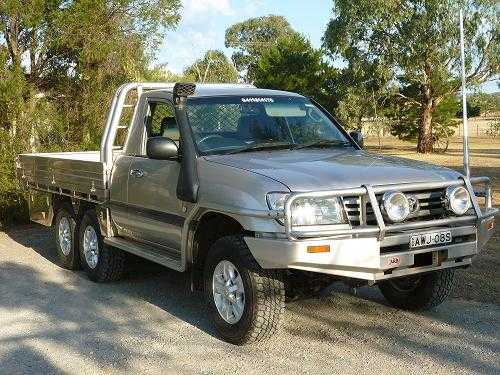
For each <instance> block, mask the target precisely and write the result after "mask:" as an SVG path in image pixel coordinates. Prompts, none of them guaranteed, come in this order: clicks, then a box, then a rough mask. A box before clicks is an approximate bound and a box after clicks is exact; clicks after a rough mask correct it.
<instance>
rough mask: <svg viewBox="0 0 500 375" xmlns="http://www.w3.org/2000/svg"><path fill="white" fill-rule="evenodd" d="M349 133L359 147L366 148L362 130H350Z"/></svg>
mask: <svg viewBox="0 0 500 375" xmlns="http://www.w3.org/2000/svg"><path fill="white" fill-rule="evenodd" d="M349 135H350V136H351V138H352V139H354V142H356V143H357V144H358V146H359V147H361V148H364V145H365V142H364V141H363V134H362V133H361V132H360V131H355V132H350V133H349Z"/></svg>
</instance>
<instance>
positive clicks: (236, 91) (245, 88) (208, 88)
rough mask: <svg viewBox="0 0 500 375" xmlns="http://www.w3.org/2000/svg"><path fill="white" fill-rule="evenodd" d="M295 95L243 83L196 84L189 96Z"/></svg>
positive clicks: (295, 94) (161, 90)
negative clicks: (192, 93)
mask: <svg viewBox="0 0 500 375" xmlns="http://www.w3.org/2000/svg"><path fill="white" fill-rule="evenodd" d="M149 92H150V93H151V92H154V93H165V92H168V93H170V94H171V93H172V90H165V89H160V90H152V91H149ZM232 95H235V96H296V97H302V95H300V94H297V93H294V92H288V91H280V90H269V89H259V88H256V87H254V86H252V85H245V84H197V85H196V90H195V92H194V95H191V96H190V97H191V98H192V97H210V96H232Z"/></svg>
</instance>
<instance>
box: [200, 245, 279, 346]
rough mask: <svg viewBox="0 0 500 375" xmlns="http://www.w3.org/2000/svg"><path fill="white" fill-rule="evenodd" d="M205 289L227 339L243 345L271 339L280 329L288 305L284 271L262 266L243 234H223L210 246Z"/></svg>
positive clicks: (217, 327)
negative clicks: (253, 254)
mask: <svg viewBox="0 0 500 375" xmlns="http://www.w3.org/2000/svg"><path fill="white" fill-rule="evenodd" d="M226 271H227V272H226ZM225 288H226V289H225ZM204 292H205V298H206V302H207V307H208V311H209V315H210V316H211V319H212V321H213V324H214V327H215V330H216V331H217V333H218V335H219V336H220V338H221V339H223V340H224V341H227V342H229V343H232V344H235V345H243V344H248V343H253V342H258V341H262V340H266V339H269V338H270V337H272V336H273V335H274V334H275V332H276V331H277V329H278V325H279V322H280V318H281V316H282V314H283V311H284V307H285V288H284V284H283V277H282V273H281V271H278V270H264V269H262V268H261V267H260V266H259V265H258V264H257V262H256V261H255V259H254V258H253V256H252V254H251V253H250V251H249V250H248V247H247V245H246V243H245V241H244V240H243V237H242V236H239V235H236V236H227V237H223V238H220V239H218V240H217V241H216V242H215V243H214V244H213V245H212V246H211V248H210V251H209V253H208V258H207V261H206V263H205V269H204ZM231 293H232V294H233V295H232V296H231ZM224 306H226V307H224ZM228 310H230V311H229V312H228Z"/></svg>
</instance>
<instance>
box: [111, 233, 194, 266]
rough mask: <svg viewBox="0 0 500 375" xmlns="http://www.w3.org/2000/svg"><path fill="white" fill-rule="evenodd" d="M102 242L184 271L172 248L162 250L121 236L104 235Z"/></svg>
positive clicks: (179, 256) (178, 257)
mask: <svg viewBox="0 0 500 375" xmlns="http://www.w3.org/2000/svg"><path fill="white" fill-rule="evenodd" d="M104 243H105V244H106V245H109V246H114V247H117V248H119V249H121V250H123V251H126V252H128V253H131V254H134V255H137V256H138V257H141V258H144V259H147V260H150V261H151V262H154V263H158V264H161V265H162V266H165V267H168V268H172V269H174V270H176V271H180V272H184V271H185V270H186V269H185V267H184V265H183V264H182V261H181V255H180V254H178V253H176V252H175V251H173V250H170V251H169V250H168V249H165V250H162V249H158V248H156V247H153V246H151V245H147V244H143V243H141V242H136V241H133V240H127V239H124V238H121V237H105V238H104Z"/></svg>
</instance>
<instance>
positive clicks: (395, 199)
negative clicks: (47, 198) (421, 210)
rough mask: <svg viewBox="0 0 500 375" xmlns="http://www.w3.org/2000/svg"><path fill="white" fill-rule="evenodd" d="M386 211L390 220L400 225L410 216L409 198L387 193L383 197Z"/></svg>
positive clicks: (398, 193)
mask: <svg viewBox="0 0 500 375" xmlns="http://www.w3.org/2000/svg"><path fill="white" fill-rule="evenodd" d="M382 203H383V205H384V211H385V214H386V215H387V217H388V218H389V220H391V221H392V222H394V223H399V222H401V221H403V220H405V219H406V218H407V217H408V215H409V214H410V203H409V202H408V198H407V197H406V195H404V194H403V193H401V192H399V191H396V192H389V191H388V192H387V193H385V194H384V195H383V197H382Z"/></svg>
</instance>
